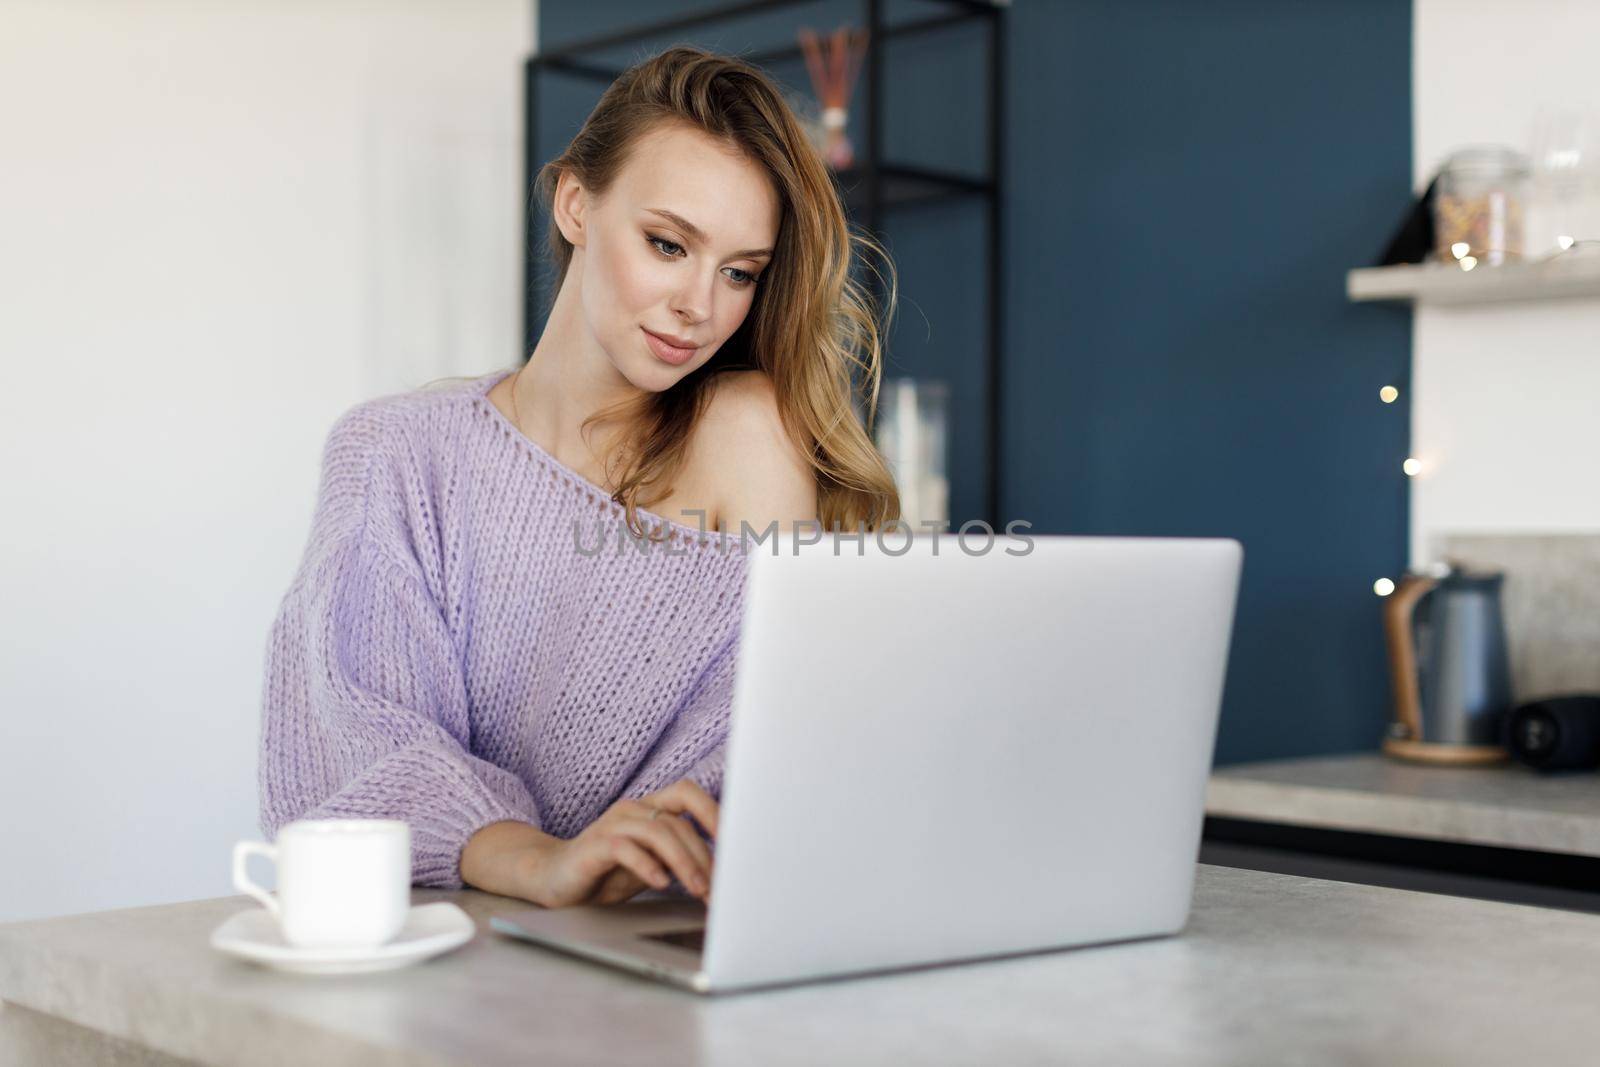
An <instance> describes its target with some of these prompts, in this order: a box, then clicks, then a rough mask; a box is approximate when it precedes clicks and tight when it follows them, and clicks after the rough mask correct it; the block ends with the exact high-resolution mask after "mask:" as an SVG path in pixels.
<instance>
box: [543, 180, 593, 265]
mask: <svg viewBox="0 0 1600 1067" xmlns="http://www.w3.org/2000/svg"><path fill="white" fill-rule="evenodd" d="M588 200H589V197H588V194H587V193H586V192H584V189H583V186H581V185H579V184H578V180H577V179H576V178H574V177H573V176H572V172H571V171H567V170H564V171H562V172H561V176H560V177H559V178H558V179H557V180H556V192H555V195H554V196H553V197H551V203H550V213H551V215H552V217H553V218H554V220H555V224H556V226H557V227H559V228H560V230H561V236H563V237H565V238H566V239H567V243H568V244H570V245H572V246H573V247H574V248H582V247H583V246H584V240H585V237H584V232H585V229H586V227H585V219H586V216H587V214H588Z"/></svg>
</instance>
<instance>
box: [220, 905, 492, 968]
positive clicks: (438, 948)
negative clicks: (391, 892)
mask: <svg viewBox="0 0 1600 1067" xmlns="http://www.w3.org/2000/svg"><path fill="white" fill-rule="evenodd" d="M476 932H477V927H476V926H475V925H474V924H473V922H472V919H471V917H470V916H468V915H467V913H466V912H464V911H462V910H461V909H460V908H459V907H457V906H456V905H454V904H452V903H450V902H449V901H448V900H440V901H435V902H434V903H432V904H418V905H416V906H415V907H413V908H412V909H411V911H410V912H408V913H407V914H406V923H405V925H404V926H402V927H401V928H400V932H399V933H398V934H395V935H394V937H393V938H392V939H391V940H389V941H387V942H385V943H384V944H382V945H379V946H378V947H377V948H296V947H294V946H293V945H291V944H289V943H288V942H287V941H285V940H284V939H283V931H282V930H281V929H279V927H278V921H277V920H276V919H274V918H273V917H272V915H271V913H270V912H268V911H267V909H266V908H246V909H245V910H244V911H241V912H239V913H238V914H236V915H232V916H230V917H228V918H227V919H226V920H224V921H223V923H222V924H221V925H220V926H218V927H217V928H216V929H215V930H213V931H211V947H212V948H214V949H217V950H218V951H220V952H226V953H227V954H228V955H230V956H237V957H239V958H240V959H244V960H249V961H251V962H252V963H260V964H263V965H265V966H268V967H276V968H277V969H278V970H280V971H297V972H299V973H301V974H362V973H365V972H368V971H389V970H393V969H395V968H396V967H404V966H406V965H407V964H410V963H416V962H417V961H419V960H425V959H427V958H428V957H430V956H437V955H439V953H441V952H448V951H450V950H451V949H453V948H456V947H458V946H460V945H464V944H466V943H467V942H468V941H471V940H472V937H473V935H474V934H475V933H476Z"/></svg>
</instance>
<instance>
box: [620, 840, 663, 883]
mask: <svg viewBox="0 0 1600 1067" xmlns="http://www.w3.org/2000/svg"><path fill="white" fill-rule="evenodd" d="M611 855H612V857H613V858H614V859H615V860H616V861H617V862H618V863H620V864H622V865H623V866H624V867H626V868H628V870H630V871H632V872H633V873H635V874H637V875H638V876H639V877H640V878H641V879H643V880H644V881H645V883H646V884H647V885H653V886H655V887H656V888H657V889H665V888H666V887H667V885H668V884H669V883H670V882H671V881H672V876H671V875H669V874H668V873H667V870H666V868H665V867H663V866H661V864H660V863H658V862H656V858H655V857H654V856H652V855H651V854H650V853H649V852H648V851H646V850H645V848H644V846H642V845H640V844H639V843H638V842H637V841H632V840H629V839H628V838H627V837H623V836H620V835H618V836H615V837H613V838H612V839H611Z"/></svg>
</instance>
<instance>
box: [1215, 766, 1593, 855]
mask: <svg viewBox="0 0 1600 1067" xmlns="http://www.w3.org/2000/svg"><path fill="white" fill-rule="evenodd" d="M1206 814H1207V815H1210V816H1214V817H1224V818H1231V819H1245V820H1251V821H1255V822H1264V823H1277V824H1283V825H1291V826H1306V827H1317V828H1321V829H1328V830H1343V831H1349V832H1355V833H1369V834H1388V835H1393V836H1398V837H1408V838H1418V839H1425V840H1433V841H1450V842H1458V843H1462V844H1471V845H1485V846H1493V847H1499V848H1517V849H1528V850H1532V851H1538V852H1554V853H1565V854H1569V855H1577V856H1589V857H1600V775H1597V774H1596V773H1594V772H1592V771H1587V772H1577V773H1562V774H1552V775H1541V774H1539V773H1538V772H1537V771H1534V770H1531V769H1529V768H1526V767H1523V766H1521V765H1519V764H1511V763H1508V764H1501V765H1499V766H1492V767H1435V766H1427V765H1422V764H1408V763H1401V762H1399V761H1397V760H1394V759H1390V758H1388V757H1386V756H1382V755H1378V754H1376V753H1372V754H1367V753H1363V754H1360V755H1350V756H1329V757H1316V758H1311V759H1292V760H1275V761H1272V762H1263V763H1242V764H1233V765H1231V766H1225V767H1219V768H1217V769H1216V770H1215V771H1213V772H1212V775H1211V781H1210V784H1209V786H1208V789H1207V793H1206Z"/></svg>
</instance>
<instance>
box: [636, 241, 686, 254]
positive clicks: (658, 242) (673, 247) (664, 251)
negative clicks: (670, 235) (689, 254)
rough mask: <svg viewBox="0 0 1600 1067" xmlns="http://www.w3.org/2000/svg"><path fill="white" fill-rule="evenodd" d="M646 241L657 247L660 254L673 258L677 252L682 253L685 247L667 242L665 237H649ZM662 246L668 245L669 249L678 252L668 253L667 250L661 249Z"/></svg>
mask: <svg viewBox="0 0 1600 1067" xmlns="http://www.w3.org/2000/svg"><path fill="white" fill-rule="evenodd" d="M645 240H647V241H649V242H650V243H651V244H653V245H655V246H656V250H657V251H658V252H661V253H662V254H664V255H668V256H672V255H676V254H677V252H682V251H683V246H682V245H679V244H674V243H673V242H671V241H669V240H667V239H666V238H665V237H647V238H645ZM662 245H666V246H667V248H671V249H676V250H677V251H676V252H668V251H667V248H662V247H661V246H662Z"/></svg>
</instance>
